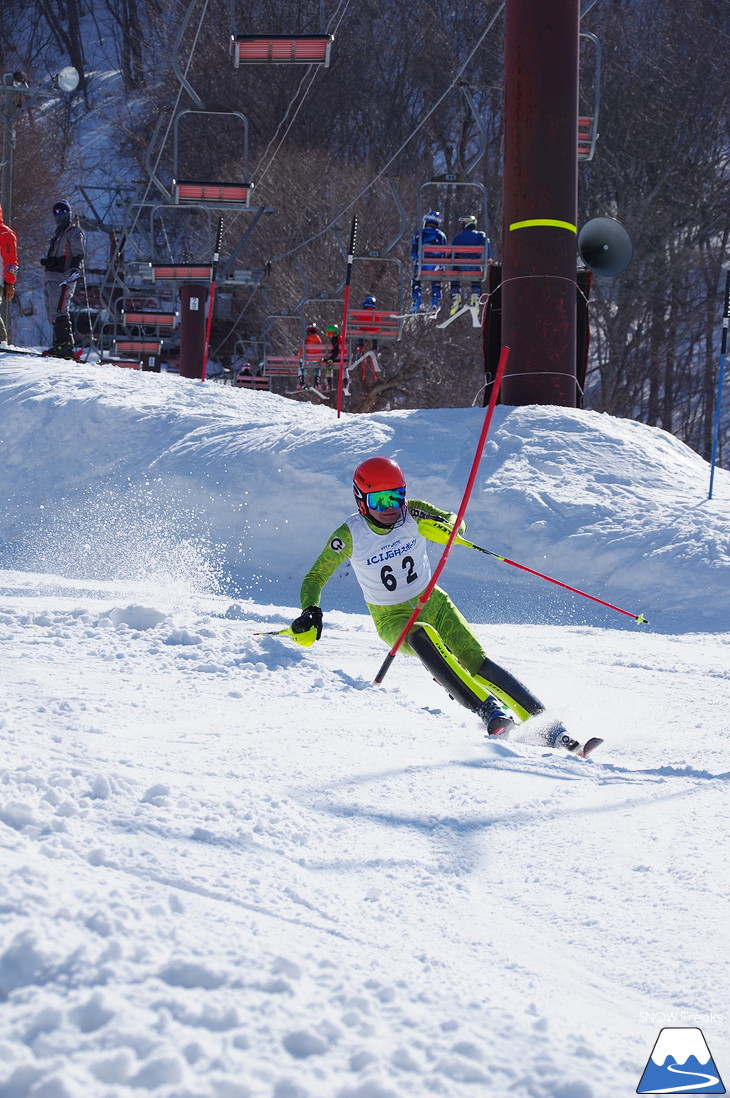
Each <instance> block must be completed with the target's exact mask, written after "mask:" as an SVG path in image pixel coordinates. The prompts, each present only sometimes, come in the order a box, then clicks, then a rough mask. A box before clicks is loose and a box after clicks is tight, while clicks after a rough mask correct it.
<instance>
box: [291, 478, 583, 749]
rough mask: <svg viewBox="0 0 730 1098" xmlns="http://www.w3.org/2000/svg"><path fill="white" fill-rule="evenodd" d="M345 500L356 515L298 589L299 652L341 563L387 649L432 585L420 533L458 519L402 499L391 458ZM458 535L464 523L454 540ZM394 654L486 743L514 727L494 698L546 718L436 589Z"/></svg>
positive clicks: (317, 630)
mask: <svg viewBox="0 0 730 1098" xmlns="http://www.w3.org/2000/svg"><path fill="white" fill-rule="evenodd" d="M353 491H354V495H355V502H356V504H357V511H356V512H355V514H352V515H350V517H349V518H348V519H347V520H346V521H345V522H343V523H342V525H341V526H339V527H338V528H337V529H336V530H335V532H334V533H333V534H332V535H331V536H330V538H329V540H328V542H327V544H326V546H325V547H324V549H323V550H322V552H321V553H320V555H319V556H318V557H317V560H316V561H315V562H314V564H313V565H312V567H311V568H310V570H309V571H308V572H307V574H306V576H305V577H304V580H303V582H302V587H301V592H300V602H301V605H302V608H303V610H302V613H301V614H300V616H299V617H298V618H297V619H296V620H295V621H294V622H292V624H291V627H290V628H291V635H292V636H293V639H294V640H296V641H297V642H298V643H299V644H301V645H303V646H305V647H308V646H309V645H311V644H313V643H314V642H315V640H319V638H320V636H321V634H322V610H321V608H320V605H319V602H320V596H321V594H322V589H323V587H324V586H325V584H326V583H327V581H328V580H329V579H330V578H331V576H332V575H333V574H334V573H335V572H336V571H337V569H338V568H339V566H340V565H341V564H342V562H343V560H345V559H346V558H348V557H349V558H350V560H351V562H352V567H353V570H354V572H355V576H356V577H357V580H358V582H359V584H360V587H361V588H362V592H363V595H364V597H365V602H366V604H367V608H368V610H369V611H370V614H371V616H372V618H373V621H374V622H375V628H376V629H377V631H378V634H379V636H380V637H381V639H382V640H383V641H385V643H386V644H387V645H388V647H389V648H392V646H393V645H394V644H395V642H396V641H397V639H398V637H399V636H400V634H401V632H402V631H403V629H404V627H405V625H406V622H407V621H408V619H409V618H410V616H411V614H412V612H413V608H414V606H415V604H416V600H417V598H418V596H419V595H420V594H422V592H423V591H424V590H425V588H426V587H427V586H428V583H429V580H430V578H431V565H430V562H429V559H428V553H427V545H426V539H427V537H428V533H429V530H428V523H429V521H433V520H436V521H437V522H440V523H442V524H446V525H448V526H449V527H451V528H453V524H454V521H455V519H456V515H454V514H452V513H450V512H447V511H442V510H441V509H440V508H438V507H434V506H433V505H432V504H430V503H426V502H424V501H422V500H417V499H407V498H406V479H405V476H404V475H403V473H402V471H401V469H400V467H399V466H398V464H397V463H396V462H395V461H393V460H392V459H391V458H386V457H372V458H368V459H367V460H366V461H363V462H362V464H360V465H358V467H357V469H356V470H355V476H354V480H353ZM465 530H466V524H465V523H462V524H461V526H460V527H459V533H460V534H463V533H464V531H465ZM402 650H403V651H404V652H406V653H408V654H414V653H415V655H417V656H418V657H419V659H420V660H421V662H422V663H423V664H424V666H425V667H426V670H427V671H428V673H429V674H430V675H431V676H432V677H433V678H434V679H436V681H437V682H438V683H439V684H440V685H441V686H443V687H444V689H445V690H446V691H447V693H448V694H450V695H451V697H452V698H454V699H455V700H456V701H458V702H460V704H461V705H463V706H466V708H467V709H470V710H472V712H474V713H476V714H477V715H478V716H479V717H480V718H481V719H482V721H483V722H484V724H485V725H486V727H487V733H488V734H489V735H490V736H498V735H504V734H505V733H508V732H509V731H510V730H511V729H512V728H514V727H515V722H514V721H513V720H512V719H511V718H510V717H509V716H508V715H507V714H506V713H505V712H504V710H503V709H502V707H501V706H500V704H499V702H498V701H497V698H499V699H500V700H501V701H502V702H503V703H504V704H505V705H507V706H508V707H509V708H510V709H511V710H512V711H513V712H514V713H515V714H517V716H518V717H520V718H521V719H522V720H526V719H527V717H529V716H533V715H534V714H537V713H541V712H543V710H544V708H545V707H544V706H543V705H542V703H541V702H540V701H538V699H537V698H536V697H535V696H534V695H533V694H531V693H530V691H529V690H528V689H527V688H526V687H525V686H523V685H522V683H521V682H519V681H518V680H517V679H516V678H515V677H514V676H513V675H511V674H510V672H509V671H506V670H504V668H502V667H500V666H499V665H498V664H496V663H495V662H494V661H493V660H491V659H489V658H488V657H487V655H486V653H485V652H484V649H483V648H482V646H481V645H480V643H479V641H478V640H477V638H476V637H475V636H474V634H473V632H472V631H471V629H470V627H469V625H468V623H467V622H466V620H465V619H464V617H463V616H462V615H461V613H460V612H459V610H457V608H456V606H455V605H454V604H453V602H452V601H451V599H450V598H449V596H448V595H447V594H446V592H445V591H443V590H442V589H441V588H440V587H435V588H434V589H433V592H432V593H431V595H430V596H429V599H428V602H427V603H426V605H425V607H424V608H423V611H422V612H421V615H420V617H419V618H418V620H417V621H416V623H415V624H414V626H413V628H412V629H411V631H410V632H409V634H408V637H407V641H406V642H405V643H404V645H403V648H402ZM495 695H496V696H495ZM562 731H563V732H564V729H563V730H562ZM566 738H567V734H566ZM570 743H572V744H574V745H575V746H574V747H570V746H568V744H567V743H565V742H562V746H567V747H568V749H569V750H575V749H576V748H577V747H579V744H578V743H577V741H575V740H571V741H570Z"/></svg>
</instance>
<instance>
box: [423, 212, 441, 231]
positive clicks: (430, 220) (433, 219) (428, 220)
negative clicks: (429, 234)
mask: <svg viewBox="0 0 730 1098" xmlns="http://www.w3.org/2000/svg"><path fill="white" fill-rule="evenodd" d="M440 224H441V212H440V210H429V211H428V213H427V214H426V216H425V217H424V219H423V227H424V229H425V228H426V226H427V225H433V226H434V228H436V229H438V227H439V226H440Z"/></svg>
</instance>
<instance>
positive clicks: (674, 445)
mask: <svg viewBox="0 0 730 1098" xmlns="http://www.w3.org/2000/svg"><path fill="white" fill-rule="evenodd" d="M0 405H1V409H0V417H1V418H0V425H1V426H0V456H1V458H2V460H1V462H0V477H1V478H2V499H3V504H2V528H1V530H0V567H1V568H2V569H3V570H2V571H0V588H1V597H0V675H1V681H2V690H3V705H2V710H0V752H1V756H0V757H1V760H2V761H1V764H0V864H1V866H2V873H1V874H0V1002H2V1009H1V1010H0V1098H131V1096H132V1095H139V1094H140V1093H145V1092H147V1091H148V1092H151V1093H154V1094H155V1095H158V1096H160V1098H410V1096H418V1098H421V1096H423V1095H427V1094H434V1095H444V1096H447V1098H463V1096H464V1098H465V1096H467V1095H469V1096H471V1095H477V1094H478V1095H480V1096H481V1095H488V1096H490V1098H491V1096H495V1098H502V1096H504V1098H511V1096H516V1098H604V1096H605V1095H608V1094H611V1095H624V1094H626V1095H629V1094H632V1093H634V1092H635V1090H636V1087H637V1084H638V1082H639V1079H640V1078H641V1074H642V1071H643V1069H644V1066H645V1064H646V1061H647V1058H648V1057H649V1054H650V1052H651V1050H652V1048H653V1047H654V1044H655V1042H656V1039H657V1034H658V1032H659V1029H660V1028H661V1027H662V1025H666V1024H672V1025H679V1026H682V1025H687V1026H701V1027H702V1029H703V1032H704V1035H705V1038H706V1041H707V1043H708V1046H709V1048H710V1050H711V1052H712V1055H713V1057H714V1060H715V1063H716V1064H717V1067H718V1069H719V1071H720V1073H721V1074H723V1075H724V1077H727V1075H728V1074H730V1040H729V1039H728V1019H727V1008H726V1004H725V997H726V989H727V986H728V968H729V964H728V956H729V955H730V951H729V950H728V932H727V929H726V923H727V920H726V918H725V911H726V908H727V901H728V893H729V892H730V886H729V885H728V878H727V872H726V867H725V861H726V859H725V857H724V853H723V850H724V848H723V843H722V841H721V839H722V836H724V834H725V832H726V830H727V824H728V814H729V811H728V798H727V788H728V780H729V779H730V768H729V767H728V742H729V739H730V733H729V732H728V721H727V712H728V711H729V710H730V672H728V663H729V661H728V656H729V655H730V628H729V623H730V582H729V580H730V519H729V517H728V514H729V507H728V504H729V503H730V474H728V473H726V472H724V471H720V472H719V474H718V475H716V479H715V492H714V499H713V500H712V501H710V502H708V501H707V486H708V479H709V477H708V468H707V465H706V463H704V462H703V461H702V460H701V459H700V458H698V457H697V456H696V455H695V454H693V453H692V452H691V451H689V450H688V449H686V448H685V447H684V446H682V445H681V444H680V443H678V442H677V441H676V440H675V439H673V438H672V437H671V436H669V435H667V434H665V433H664V432H661V431H657V430H653V429H650V428H647V427H644V426H641V425H639V424H636V423H630V422H625V421H619V420H615V419H612V418H610V417H607V416H602V415H597V414H594V413H584V412H578V411H570V410H565V409H555V408H514V409H512V408H498V409H497V411H496V413H495V417H494V422H493V425H492V430H491V433H490V438H489V441H488V444H487V448H486V452H485V456H484V458H483V461H482V464H481V466H480V475H479V479H478V482H477V487H476V491H475V494H474V498H473V500H472V503H471V504H470V507H469V510H468V512H467V519H468V521H469V536H470V537H471V538H472V539H473V540H474V541H475V542H477V543H478V544H482V545H485V546H486V547H487V548H489V549H492V550H493V551H495V552H499V553H501V554H503V555H505V556H507V557H509V558H511V559H512V560H515V561H517V562H520V563H523V564H525V565H526V566H528V567H530V568H533V569H535V570H538V571H541V572H544V573H546V574H548V575H550V576H553V577H555V578H558V579H560V580H562V581H564V582H566V583H569V584H570V585H572V586H576V587H578V588H581V589H582V590H585V591H587V592H589V593H591V594H594V595H596V596H597V597H599V598H601V599H603V600H605V601H608V602H611V603H613V604H615V605H617V606H619V607H622V608H624V609H628V610H629V611H631V612H636V613H638V612H643V613H644V614H645V615H646V616H647V617H648V618H650V620H651V622H652V625H651V626H650V627H645V626H643V627H639V626H637V625H636V624H635V623H634V622H633V621H632V620H631V619H630V618H629V617H628V616H626V615H622V614H619V613H616V612H615V611H610V610H608V609H606V608H602V607H600V606H598V605H597V604H595V603H593V602H590V601H589V600H586V599H584V598H581V597H580V596H577V595H572V594H570V593H569V592H568V591H566V590H564V589H562V588H559V587H557V586H555V585H553V584H549V583H547V582H545V581H544V580H539V579H537V578H535V577H533V576H529V575H527V574H526V573H524V572H522V571H520V570H519V569H516V568H513V567H511V566H510V565H507V564H504V563H501V562H499V561H496V560H494V559H490V558H487V557H484V556H483V555H481V554H477V553H474V552H470V551H468V550H465V549H461V550H459V549H455V550H454V551H453V552H452V555H451V557H450V559H449V562H448V564H447V566H446V569H445V572H444V575H443V580H442V582H443V585H444V586H445V587H446V588H447V589H448V590H449V591H450V592H451V593H452V594H453V595H454V597H455V598H456V600H457V602H458V603H459V604H460V605H461V607H462V608H463V609H464V610H465V611H466V612H467V614H468V616H469V617H470V618H471V620H472V621H473V622H474V623H475V625H476V629H477V632H478V634H479V636H480V637H481V639H482V640H483V642H484V644H485V646H486V647H487V650H488V651H489V652H490V654H491V655H492V656H493V657H494V658H496V659H497V660H499V661H500V662H501V663H503V664H505V665H506V666H508V667H509V668H510V669H511V670H513V671H514V672H515V673H517V674H518V675H519V676H520V677H521V678H523V679H524V680H525V681H526V682H527V683H528V684H529V685H530V686H532V687H533V688H534V690H535V692H536V693H537V694H538V695H540V696H541V697H544V699H545V700H546V702H548V704H549V705H550V706H551V707H552V708H553V709H554V710H556V711H558V712H560V714H561V715H562V716H563V717H564V718H565V720H566V722H567V724H568V726H569V727H570V728H571V729H573V730H574V731H575V732H576V734H580V735H590V734H597V735H602V736H605V738H606V744H605V746H604V748H602V749H601V753H600V754H599V755H596V757H595V761H592V762H582V761H581V760H577V759H572V758H568V757H565V756H563V755H562V754H556V753H551V752H548V751H546V750H542V749H540V748H536V747H527V746H520V745H518V744H510V743H507V744H485V742H484V738H483V729H482V728H481V726H480V725H479V723H478V722H477V721H476V720H475V718H474V717H472V716H471V715H470V714H469V713H467V712H466V711H465V710H462V709H460V708H459V707H457V706H456V705H455V704H454V703H452V702H451V701H450V700H449V699H448V698H447V697H446V696H445V695H444V694H443V693H442V692H441V691H440V690H439V688H438V687H437V686H436V685H435V684H434V683H432V682H431V681H430V680H429V678H428V676H427V675H426V674H425V672H424V671H423V670H422V669H421V667H420V665H419V664H418V662H417V661H415V660H413V659H409V658H407V657H403V656H398V658H397V659H396V660H395V662H394V664H393V666H392V668H391V670H390V671H389V673H388V676H387V678H386V680H385V683H384V684H383V686H381V687H374V686H373V685H372V679H373V676H374V675H375V673H376V672H377V670H378V668H379V666H380V664H381V662H382V659H383V656H384V654H385V653H384V649H383V647H382V644H381V643H380V642H379V641H378V639H377V637H376V635H375V632H374V629H373V627H372V625H371V624H370V620H369V618H368V617H367V616H366V614H364V613H363V606H362V603H361V600H360V596H359V593H358V591H357V588H356V584H355V581H354V578H353V577H352V575H350V574H349V573H348V569H347V568H343V569H342V570H341V572H340V573H338V574H337V576H336V577H334V579H333V580H332V581H331V583H330V585H329V586H328V588H327V589H326V592H325V597H324V599H323V606H324V609H325V629H324V633H323V638H322V641H321V642H320V643H319V644H318V645H316V646H315V647H314V648H312V649H309V650H302V649H298V648H294V647H292V646H290V645H288V644H287V642H286V641H284V640H281V639H279V638H276V637H265V636H256V635H255V634H257V633H258V632H260V631H261V630H262V629H264V630H265V629H275V628H280V627H281V626H282V625H284V624H286V623H288V622H289V621H290V620H291V617H292V616H293V614H294V612H295V610H296V608H297V605H298V602H297V596H298V586H299V582H300V579H301V576H302V574H303V573H304V571H305V570H306V568H307V567H308V566H309V564H310V563H311V560H312V558H313V556H314V555H315V554H316V553H317V552H318V551H319V549H320V548H321V546H322V544H323V543H324V541H325V539H326V537H327V535H328V534H329V533H330V532H331V530H332V529H333V528H334V526H335V525H337V524H338V523H339V521H340V520H341V519H342V518H343V517H344V516H345V515H347V514H348V513H349V512H350V510H351V509H352V505H351V493H350V488H349V484H350V478H351V475H352V470H353V468H354V466H355V464H357V462H358V461H359V460H360V459H361V458H362V457H364V456H366V455H368V454H371V453H386V454H391V455H394V456H396V457H397V458H398V460H399V461H400V463H401V464H402V465H403V466H404V467H405V469H406V471H407V473H408V476H409V487H410V490H411V492H412V493H413V494H414V495H418V496H425V497H426V498H428V499H431V500H433V501H434V502H436V503H443V504H445V505H449V506H451V507H453V508H454V509H456V507H457V506H458V504H459V501H460V498H461V493H462V491H463V488H464V485H465V483H466V480H467V476H468V472H469V468H470V466H471V461H472V456H473V451H474V446H475V444H476V440H477V438H478V435H479V431H480V428H481V424H482V416H483V412H482V411H480V410H449V411H441V412H436V411H432V412H419V411H415V412H403V413H383V414H379V415H374V416H369V417H365V416H358V417H352V416H344V417H343V418H342V419H341V420H340V421H338V420H337V419H336V416H335V414H334V413H333V412H332V411H330V410H328V409H326V408H318V407H312V406H301V405H299V404H296V403H294V402H289V401H286V400H281V399H279V398H276V397H274V396H271V395H269V394H261V393H247V392H240V391H233V390H230V389H227V388H224V387H220V386H216V385H214V384H211V383H206V385H201V384H200V383H198V382H190V381H184V380H181V379H179V378H172V377H170V378H166V377H155V376H152V375H141V374H134V373H131V372H129V371H119V370H115V369H114V368H113V367H99V366H80V367H76V366H65V365H60V364H55V363H49V362H48V361H43V362H40V361H39V362H35V361H34V360H32V359H28V358H23V359H21V358H19V357H18V358H12V357H11V356H8V355H6V356H3V358H2V360H1V361H0ZM434 552H435V554H437V553H438V549H436V548H435V549H434ZM670 1012H675V1016H674V1018H670V1017H669V1013H670Z"/></svg>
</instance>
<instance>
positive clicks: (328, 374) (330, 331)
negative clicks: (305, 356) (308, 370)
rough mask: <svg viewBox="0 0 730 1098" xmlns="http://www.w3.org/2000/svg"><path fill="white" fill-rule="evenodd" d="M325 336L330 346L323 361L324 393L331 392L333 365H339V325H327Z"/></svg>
mask: <svg viewBox="0 0 730 1098" xmlns="http://www.w3.org/2000/svg"><path fill="white" fill-rule="evenodd" d="M324 331H325V335H328V336H329V340H330V345H329V347H328V348H327V357H326V358H325V360H324V390H323V391H324V392H325V393H331V392H332V378H333V374H334V368H335V365H337V366H339V364H340V326H339V324H328V325H327V327H326V328H325V330H324Z"/></svg>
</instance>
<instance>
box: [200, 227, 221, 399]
mask: <svg viewBox="0 0 730 1098" xmlns="http://www.w3.org/2000/svg"><path fill="white" fill-rule="evenodd" d="M222 242H223V218H222V217H219V218H218V232H217V233H216V237H215V251H214V252H213V270H212V271H211V276H210V298H209V300H208V320H207V322H206V325H205V347H204V348H203V369H202V371H201V374H200V380H201V381H205V374H206V370H207V369H208V349H209V347H210V326H211V324H212V323H213V302H214V301H215V280H216V278H217V276H218V260H219V259H220V255H221V244H222Z"/></svg>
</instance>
